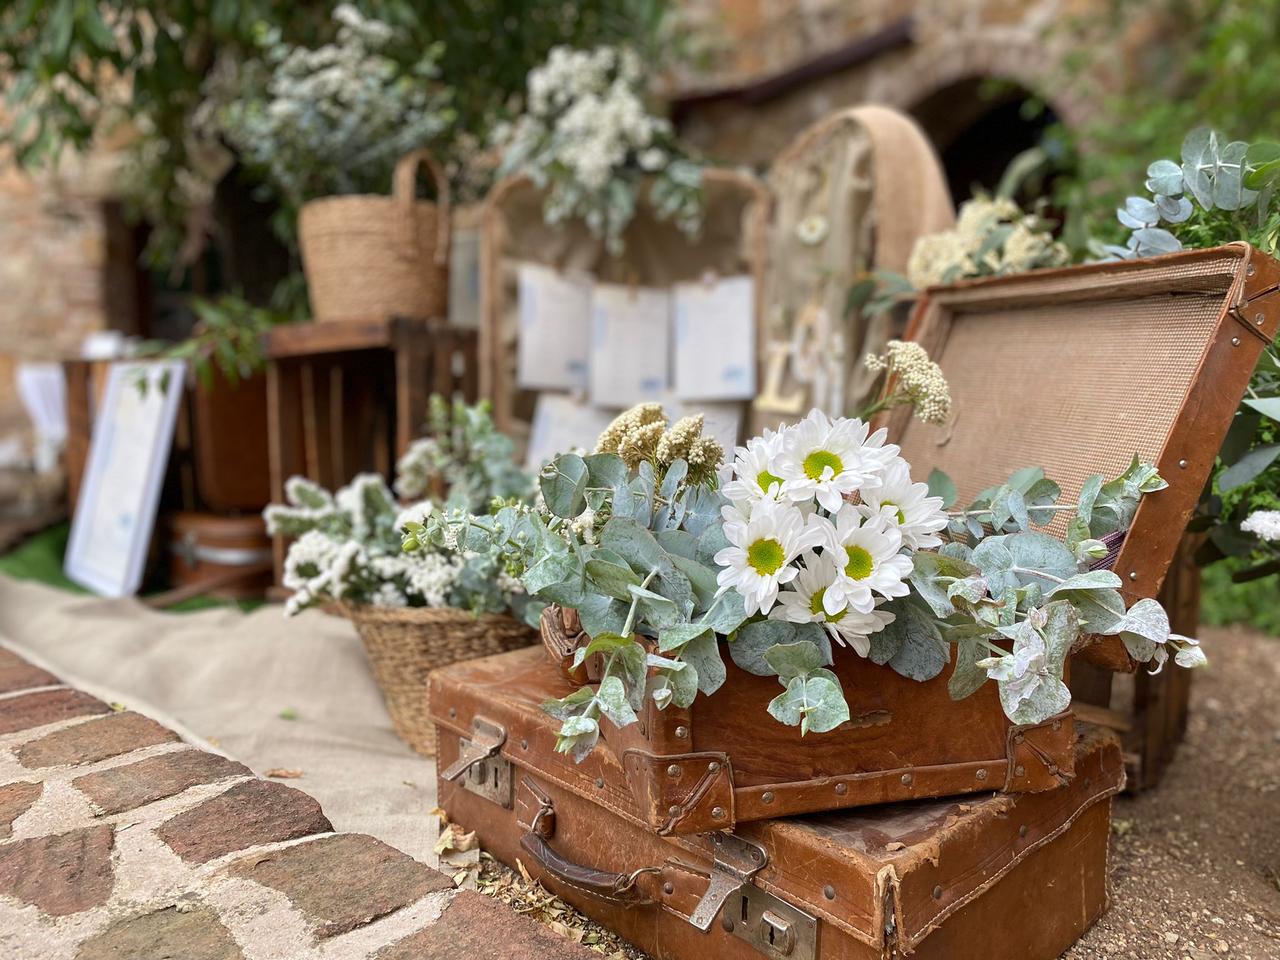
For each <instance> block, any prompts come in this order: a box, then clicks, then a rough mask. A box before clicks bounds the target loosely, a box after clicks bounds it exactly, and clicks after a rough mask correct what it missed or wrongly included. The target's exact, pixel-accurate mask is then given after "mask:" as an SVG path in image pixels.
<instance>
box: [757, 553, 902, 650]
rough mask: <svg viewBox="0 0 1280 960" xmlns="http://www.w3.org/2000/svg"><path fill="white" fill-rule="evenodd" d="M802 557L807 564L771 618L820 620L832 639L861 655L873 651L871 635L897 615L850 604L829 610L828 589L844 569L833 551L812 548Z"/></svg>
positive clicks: (815, 621)
mask: <svg viewBox="0 0 1280 960" xmlns="http://www.w3.org/2000/svg"><path fill="white" fill-rule="evenodd" d="M801 559H802V560H803V561H804V566H803V567H802V568H800V573H799V575H798V576H797V577H796V578H795V579H794V580H793V581H792V582H791V584H790V585H789V589H786V590H783V591H781V592H780V593H779V594H778V604H777V606H775V607H774V608H773V609H772V610H771V611H769V616H770V618H771V619H774V620H785V621H787V622H788V623H820V624H822V625H823V627H825V628H826V631H827V633H829V634H830V635H831V639H832V640H834V641H836V643H839V644H841V645H842V646H849V647H853V649H854V650H855V651H856V652H857V653H858V655H859V656H862V657H865V656H866V655H867V654H868V653H869V652H870V651H871V634H873V633H878V632H880V631H881V630H883V629H884V628H885V627H886V626H887V625H888V624H890V623H893V621H894V615H893V614H892V613H890V612H889V611H888V610H881V609H879V608H878V607H877V608H876V609H873V610H871V611H870V612H868V613H863V612H861V611H858V610H853V609H850V608H849V607H845V609H843V610H840V611H838V612H836V613H828V612H827V610H826V607H825V605H824V599H825V596H826V592H827V588H828V587H830V586H831V584H832V583H833V582H834V581H835V579H836V577H838V576H839V575H840V571H839V569H838V568H837V567H836V565H835V563H834V562H833V561H832V560H831V554H829V553H826V554H822V555H821V556H819V555H818V554H816V553H814V552H813V551H808V552H807V553H805V554H804V555H803V556H802V557H801Z"/></svg>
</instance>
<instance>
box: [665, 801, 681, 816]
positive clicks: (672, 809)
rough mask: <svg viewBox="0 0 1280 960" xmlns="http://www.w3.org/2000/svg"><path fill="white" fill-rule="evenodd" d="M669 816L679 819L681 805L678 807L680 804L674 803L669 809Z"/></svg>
mask: <svg viewBox="0 0 1280 960" xmlns="http://www.w3.org/2000/svg"><path fill="white" fill-rule="evenodd" d="M667 814H668V815H669V816H672V817H678V816H680V807H679V805H678V804H674V803H673V804H672V805H671V806H669V807H667Z"/></svg>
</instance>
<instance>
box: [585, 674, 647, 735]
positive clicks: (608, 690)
mask: <svg viewBox="0 0 1280 960" xmlns="http://www.w3.org/2000/svg"><path fill="white" fill-rule="evenodd" d="M596 702H597V703H598V704H599V705H600V711H601V713H603V714H604V715H605V716H606V717H608V718H609V719H610V720H611V721H613V724H614V726H618V727H625V726H627V725H628V724H631V723H635V722H636V721H637V720H638V719H640V718H639V717H637V716H636V712H635V710H633V709H632V708H631V704H630V703H628V702H627V690H626V687H624V686H623V685H622V681H621V680H620V679H619V678H618V677H604V678H603V679H602V680H601V681H600V688H599V689H598V690H597V691H596Z"/></svg>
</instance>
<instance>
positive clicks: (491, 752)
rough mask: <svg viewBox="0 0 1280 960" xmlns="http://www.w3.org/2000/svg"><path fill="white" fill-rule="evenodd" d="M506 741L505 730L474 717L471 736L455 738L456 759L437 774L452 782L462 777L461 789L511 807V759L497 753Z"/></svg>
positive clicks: (508, 807) (481, 718)
mask: <svg viewBox="0 0 1280 960" xmlns="http://www.w3.org/2000/svg"><path fill="white" fill-rule="evenodd" d="M506 742H507V731H506V730H505V729H503V728H502V727H501V726H500V725H498V724H496V723H492V722H490V721H488V720H485V719H484V718H483V717H476V718H475V720H473V721H472V722H471V738H470V739H468V738H466V737H459V738H458V759H457V760H455V761H454V762H453V763H451V764H450V765H449V766H448V768H447V769H446V770H445V771H444V772H443V773H441V774H440V776H441V777H442V778H443V779H444V780H447V781H449V782H451V783H452V782H456V781H459V780H461V784H462V788H463V789H464V790H470V791H471V792H472V793H474V794H478V795H479V796H482V797H484V798H485V799H486V800H491V801H492V802H494V803H496V804H498V805H500V806H502V807H505V808H507V809H508V810H510V809H511V805H512V790H511V761H509V760H506V759H504V758H503V757H502V756H500V755H499V753H498V751H499V750H501V749H502V745H503V744H504V743H506Z"/></svg>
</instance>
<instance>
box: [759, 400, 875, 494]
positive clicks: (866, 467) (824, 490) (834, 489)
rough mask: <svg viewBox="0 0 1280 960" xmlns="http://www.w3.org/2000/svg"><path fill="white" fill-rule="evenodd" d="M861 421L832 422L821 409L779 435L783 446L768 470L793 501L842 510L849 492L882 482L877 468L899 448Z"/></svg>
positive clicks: (841, 419)
mask: <svg viewBox="0 0 1280 960" xmlns="http://www.w3.org/2000/svg"><path fill="white" fill-rule="evenodd" d="M869 430H870V428H869V427H868V426H867V424H865V423H863V422H862V421H861V420H856V419H847V418H840V419H838V420H835V421H832V420H831V419H830V418H829V417H828V416H827V415H826V414H825V413H823V412H822V411H820V410H813V411H811V412H810V413H809V416H807V417H805V419H803V420H801V421H800V422H799V423H797V424H795V425H794V426H791V427H788V428H787V430H786V431H785V432H784V434H783V438H782V450H781V452H780V454H779V455H778V456H777V457H776V458H775V461H774V462H775V463H776V467H775V468H774V469H773V470H772V471H771V472H772V473H773V474H774V475H775V476H779V477H781V478H782V481H783V484H782V490H783V493H785V494H786V496H787V497H788V498H789V499H790V500H793V501H797V502H801V501H805V500H812V499H815V498H816V499H817V501H818V504H819V505H820V506H821V507H822V508H823V509H825V510H827V511H829V512H830V513H835V512H836V511H838V510H839V509H840V505H841V504H842V503H843V502H844V498H845V496H846V495H848V494H852V493H855V492H858V491H860V490H863V489H869V488H873V487H876V486H879V484H880V473H881V472H882V471H883V469H884V466H885V464H886V463H887V462H888V460H889V459H890V458H892V457H894V456H896V455H897V453H898V448H897V447H896V446H893V445H892V444H889V445H886V444H885V443H884V438H885V432H884V431H883V430H877V431H876V433H875V434H874V435H872V436H870V437H868V433H869Z"/></svg>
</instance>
